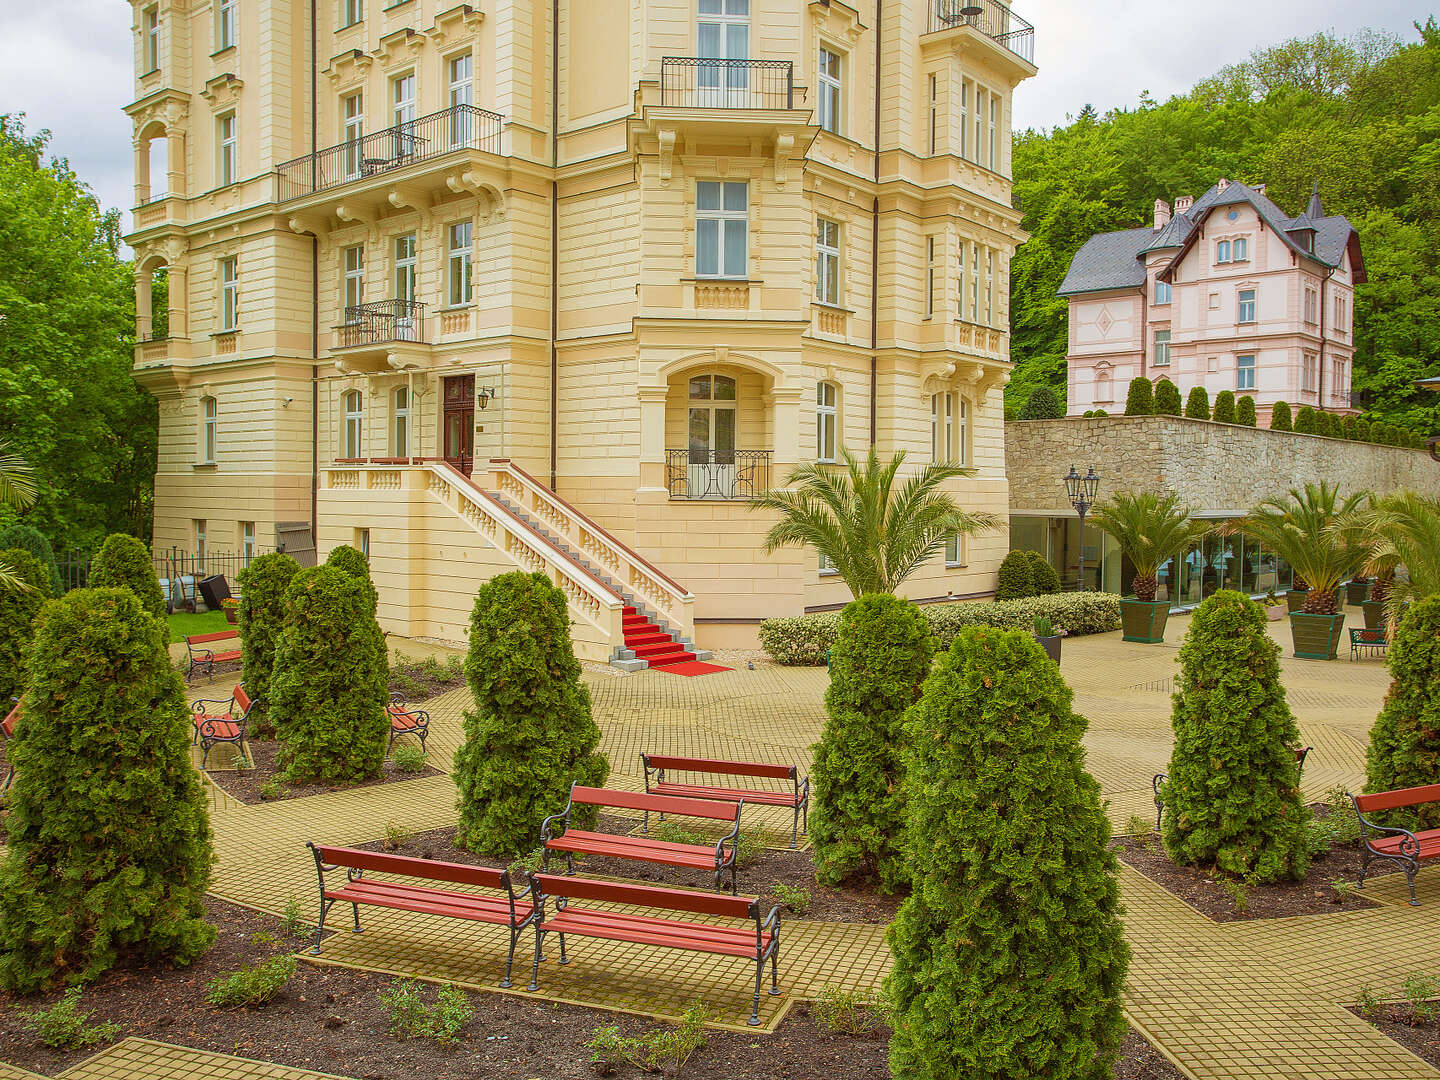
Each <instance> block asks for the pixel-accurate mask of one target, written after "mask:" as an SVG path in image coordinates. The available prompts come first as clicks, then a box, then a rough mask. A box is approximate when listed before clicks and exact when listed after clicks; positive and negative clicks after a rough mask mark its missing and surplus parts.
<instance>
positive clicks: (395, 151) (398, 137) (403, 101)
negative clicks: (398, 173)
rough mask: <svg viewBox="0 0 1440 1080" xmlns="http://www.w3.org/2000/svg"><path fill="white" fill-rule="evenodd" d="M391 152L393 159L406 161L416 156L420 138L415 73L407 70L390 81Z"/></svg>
mask: <svg viewBox="0 0 1440 1080" xmlns="http://www.w3.org/2000/svg"><path fill="white" fill-rule="evenodd" d="M390 123H391V124H392V125H393V126H392V128H391V132H390V148H389V154H390V158H391V160H392V161H406V160H408V159H410V158H412V157H414V156H415V151H416V150H417V149H419V147H420V140H419V139H418V137H417V136H416V134H415V131H414V127H415V73H414V72H413V71H411V72H407V73H406V74H404V75H400V76H397V77H396V78H394V79H392V80H391V81H390Z"/></svg>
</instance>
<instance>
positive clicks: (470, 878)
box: [307, 844, 510, 889]
mask: <svg viewBox="0 0 1440 1080" xmlns="http://www.w3.org/2000/svg"><path fill="white" fill-rule="evenodd" d="M307 846H308V847H310V848H311V849H312V850H314V851H317V852H319V854H320V859H321V861H322V862H324V863H325V864H326V865H327V866H348V867H354V868H355V869H356V870H372V871H374V872H375V873H377V874H402V875H404V876H406V877H414V878H426V879H429V880H431V881H449V882H453V883H454V884H456V885H481V886H484V887H485V888H489V889H505V888H507V887H508V885H509V882H510V875H509V874H507V873H506V872H505V871H503V870H494V869H491V868H490V867H488V866H470V865H468V864H466V863H452V862H441V861H439V860H438V859H415V858H411V857H410V856H409V855H387V854H385V853H384V852H383V851H361V850H360V849H359V848H343V847H321V846H320V845H318V844H308V845H307Z"/></svg>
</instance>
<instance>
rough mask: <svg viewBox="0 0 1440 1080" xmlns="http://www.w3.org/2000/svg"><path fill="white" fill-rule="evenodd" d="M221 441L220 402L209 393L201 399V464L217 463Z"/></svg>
mask: <svg viewBox="0 0 1440 1080" xmlns="http://www.w3.org/2000/svg"><path fill="white" fill-rule="evenodd" d="M219 443H220V402H219V400H218V399H217V398H215V397H212V396H210V395H208V394H207V395H206V396H205V397H202V398H201V399H200V464H202V465H214V464H215V454H216V451H217V450H218V448H219Z"/></svg>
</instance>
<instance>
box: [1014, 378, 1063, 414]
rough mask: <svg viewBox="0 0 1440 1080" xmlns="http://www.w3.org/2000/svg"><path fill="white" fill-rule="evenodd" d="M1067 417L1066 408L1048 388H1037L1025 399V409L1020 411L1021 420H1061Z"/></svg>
mask: <svg viewBox="0 0 1440 1080" xmlns="http://www.w3.org/2000/svg"><path fill="white" fill-rule="evenodd" d="M1064 415H1065V407H1064V406H1063V405H1061V404H1060V401H1059V399H1058V398H1057V397H1056V396H1055V391H1053V390H1051V389H1050V387H1048V386H1037V387H1035V389H1034V390H1032V391H1030V396H1029V397H1028V398H1026V399H1025V408H1023V409H1021V410H1020V419H1021V420H1059V419H1060V418H1062V417H1063V416H1064Z"/></svg>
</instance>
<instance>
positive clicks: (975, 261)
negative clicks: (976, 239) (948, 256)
mask: <svg viewBox="0 0 1440 1080" xmlns="http://www.w3.org/2000/svg"><path fill="white" fill-rule="evenodd" d="M970 321H971V322H972V323H973V322H979V321H980V245H979V244H971V245H970Z"/></svg>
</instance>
